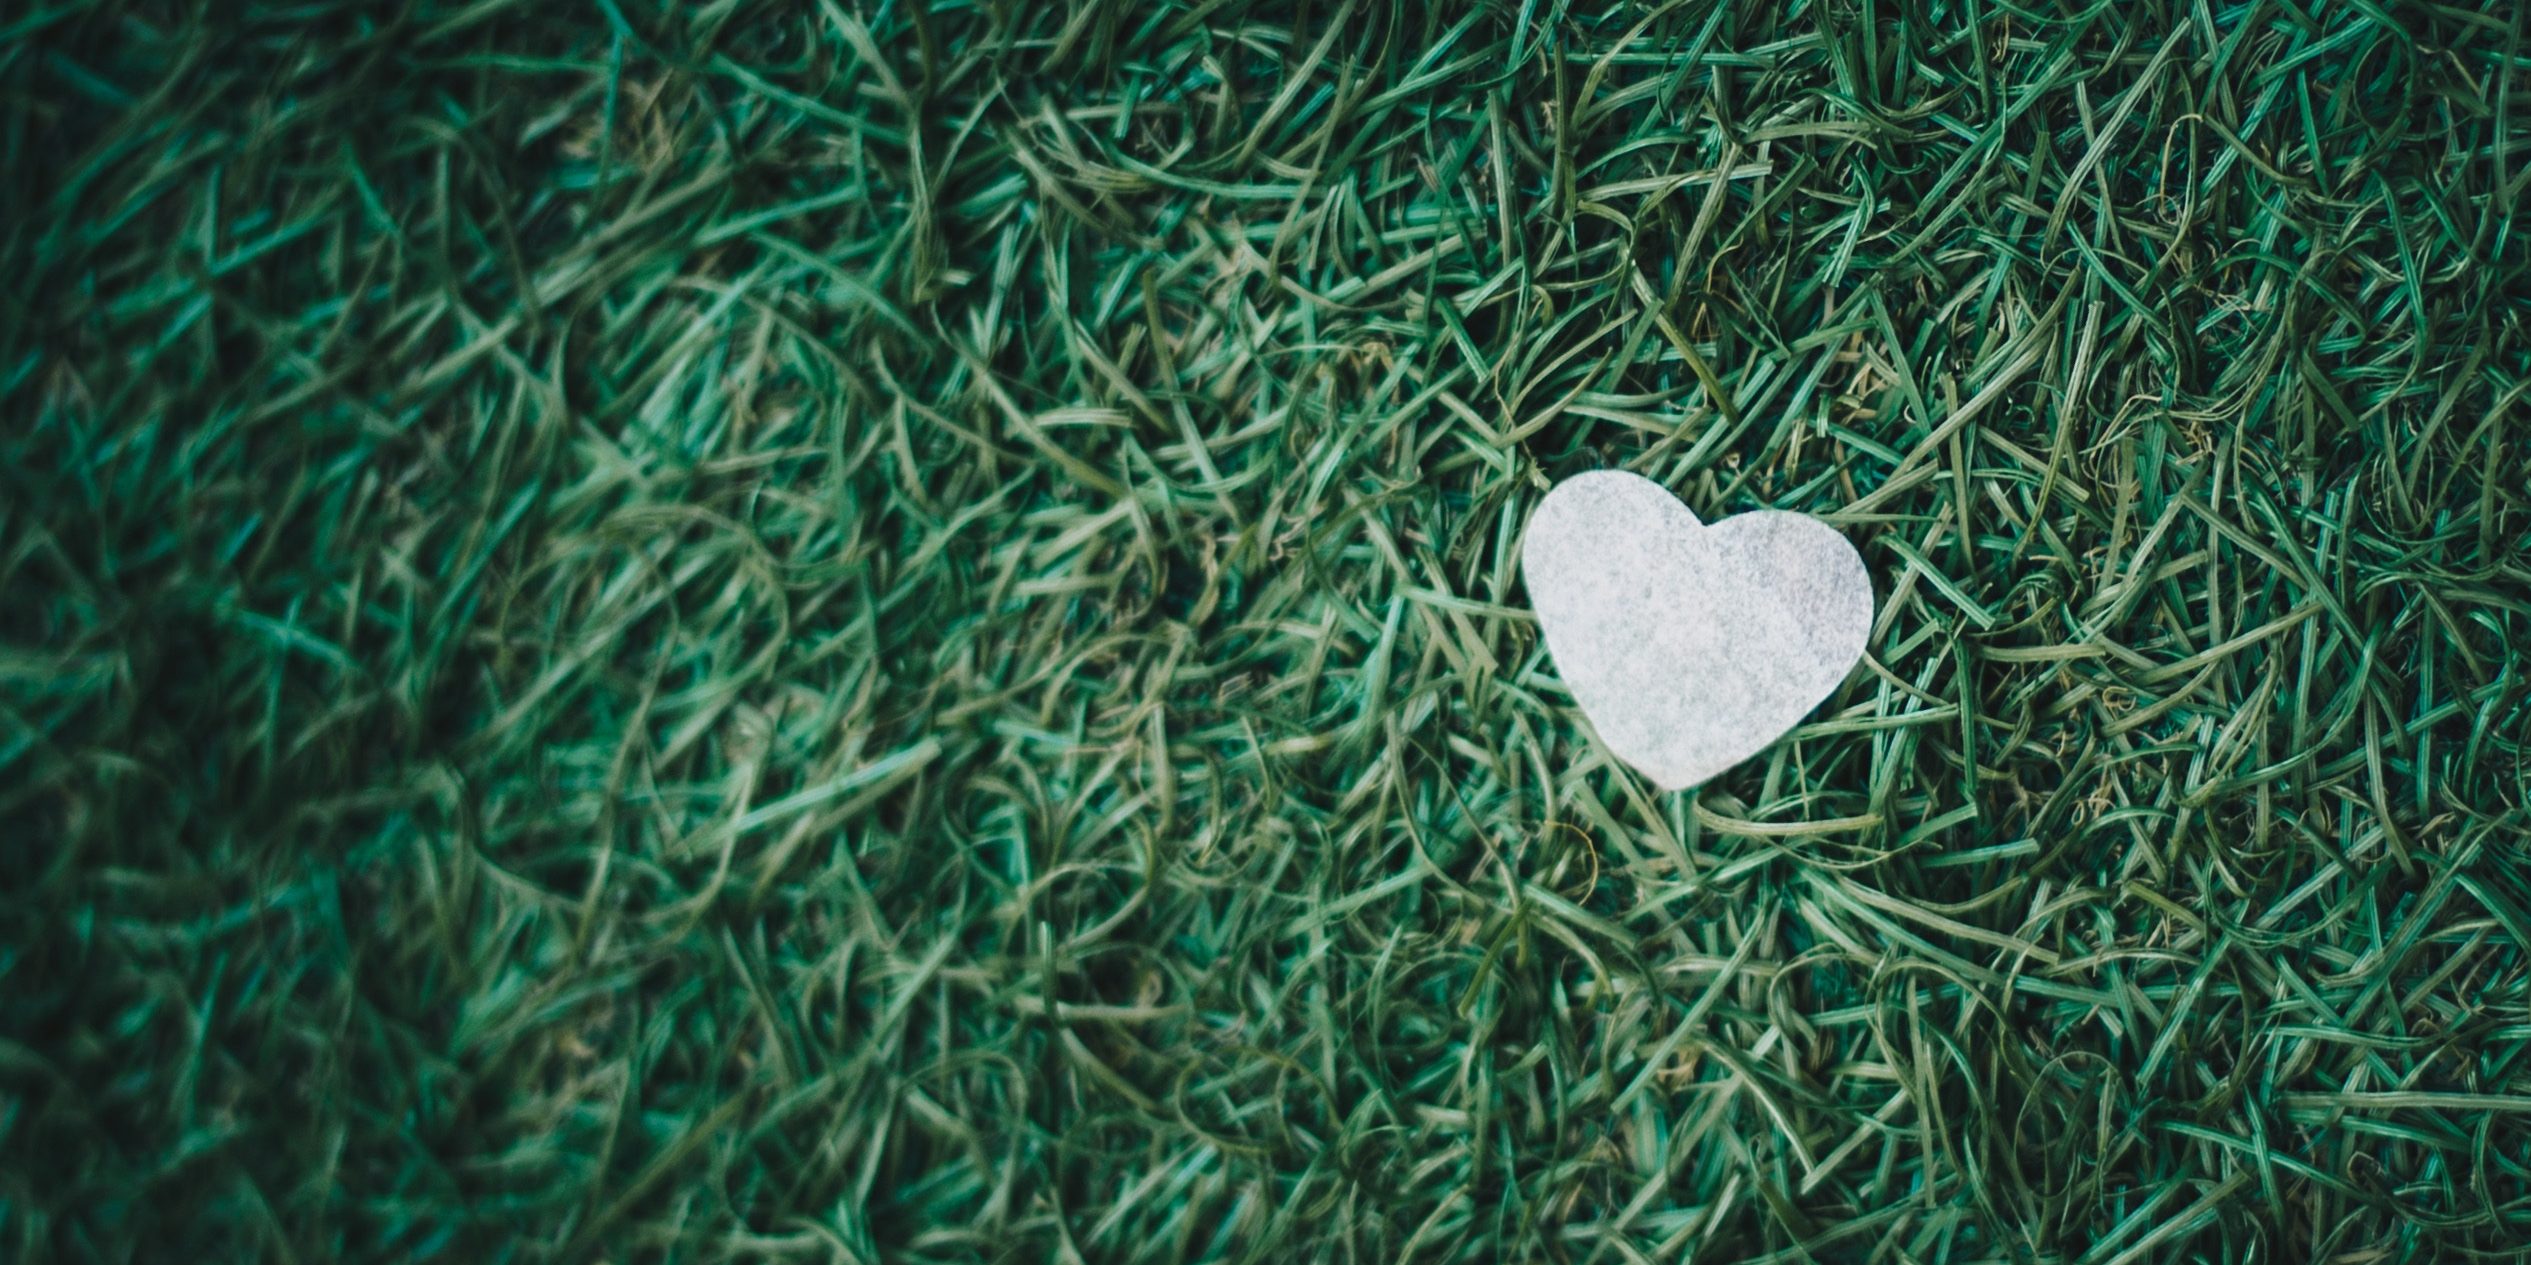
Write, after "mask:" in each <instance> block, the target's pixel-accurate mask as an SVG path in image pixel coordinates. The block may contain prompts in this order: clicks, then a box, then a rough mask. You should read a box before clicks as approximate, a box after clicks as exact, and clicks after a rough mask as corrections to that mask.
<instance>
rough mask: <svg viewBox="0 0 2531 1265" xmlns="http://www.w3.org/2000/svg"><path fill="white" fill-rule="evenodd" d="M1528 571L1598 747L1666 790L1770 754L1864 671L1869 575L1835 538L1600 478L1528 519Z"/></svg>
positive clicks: (1580, 481)
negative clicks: (1709, 517) (1702, 516)
mask: <svg viewBox="0 0 2531 1265" xmlns="http://www.w3.org/2000/svg"><path fill="white" fill-rule="evenodd" d="M1521 574H1522V577H1523V578H1524V579H1526V580H1527V581H1528V585H1529V600H1530V602H1531V604H1532V605H1534V606H1535V607H1536V608H1537V611H1538V623H1539V626H1540V627H1541V628H1542V629H1543V630H1544V632H1545V635H1546V639H1547V653H1548V654H1549V655H1550V656H1552V657H1553V658H1554V660H1555V665H1556V673H1557V675H1558V676H1560V677H1562V678H1563V680H1564V684H1565V686H1566V688H1568V689H1570V690H1571V691H1572V692H1573V699H1574V701H1575V702H1576V703H1578V704H1580V705H1581V708H1582V714H1583V716H1584V717H1585V718H1587V719H1588V720H1589V721H1590V723H1591V727H1592V728H1593V729H1594V730H1596V731H1598V733H1599V737H1600V741H1602V742H1604V743H1606V744H1607V745H1608V749H1609V750H1610V751H1612V752H1614V753H1615V754H1616V755H1617V756H1618V757H1619V758H1620V759H1623V760H1624V761H1626V762H1627V763H1628V764H1631V765H1634V766H1635V767H1636V768H1638V769H1641V770H1643V772H1644V774H1645V775H1646V776H1648V777H1650V778H1651V779H1652V781H1653V782H1654V784H1656V785H1658V786H1660V787H1661V788H1662V789H1664V790H1680V789H1683V788H1686V787H1690V786H1694V785H1696V784H1697V783H1699V782H1702V781H1704V780H1705V779H1707V778H1710V777H1712V776H1714V775H1715V774H1717V773H1720V772H1722V771H1723V770H1725V769H1728V768H1730V767H1731V766H1732V765H1734V764H1738V763H1739V762H1740V761H1742V760H1745V759H1747V758H1749V757H1750V756H1752V755H1755V754H1757V753H1758V752H1760V751H1763V750H1765V749H1766V748H1767V747H1768V746H1769V745H1770V744H1772V743H1773V742H1774V741H1775V740H1776V739H1777V738H1780V737H1782V736H1784V734H1785V732H1786V731H1787V730H1790V729H1791V728H1792V727H1793V726H1794V725H1795V724H1797V723H1799V722H1800V721H1801V718H1802V717H1803V715H1804V714H1806V713H1808V712H1809V711H1810V709H1811V708H1813V707H1815V706H1817V705H1818V704H1819V702H1820V700H1822V699H1825V698H1826V697H1828V695H1829V693H1830V692H1832V691H1834V690H1835V689H1836V688H1837V685H1838V684H1839V683H1840V682H1842V681H1844V680H1845V677H1846V673H1848V672H1850V671H1852V670H1853V669H1854V665H1855V662H1856V660H1858V659H1860V658H1861V657H1862V654H1863V643H1864V640H1865V638H1867V637H1868V636H1870V634H1871V629H1872V579H1871V576H1870V575H1869V574H1867V573H1866V572H1865V571H1864V569H1863V558H1862V555H1860V554H1858V553H1856V552H1855V550H1854V546H1853V545H1852V544H1850V543H1848V542H1847V541H1846V538H1845V537H1844V536H1842V535H1840V534H1838V532H1837V530H1836V529H1835V528H1833V527H1830V526H1828V525H1827V524H1825V523H1822V522H1820V521H1819V520H1818V519H1815V518H1811V517H1809V516H1808V515H1805V514H1794V513H1787V512H1784V511H1780V510H1765V511H1761V512H1758V513H1754V514H1741V515H1737V516H1735V517H1732V518H1726V519H1723V520H1722V521H1720V522H1716V523H1711V524H1700V523H1699V522H1698V521H1697V518H1696V515H1695V513H1694V512H1693V511H1691V510H1689V509H1688V508H1687V506H1686V505H1684V504H1682V503H1681V502H1680V501H1679V499H1678V498H1677V497H1674V496H1672V495H1670V493H1669V492H1668V491H1667V490H1666V489H1664V488H1662V486H1661V485H1660V484H1657V483H1654V482H1653V481H1651V480H1650V479H1646V478H1643V477H1642V476H1640V475H1634V474H1628V473H1626V472H1624V471H1622V470H1594V471H1592V472H1590V473H1588V474H1580V475H1575V476H1574V477H1572V478H1570V479H1566V480H1565V481H1564V482H1562V483H1559V484H1557V485H1556V486H1555V487H1554V488H1553V489H1551V490H1550V491H1549V492H1548V493H1547V496H1546V499H1545V501H1543V502H1542V503H1540V505H1539V506H1538V509H1537V512H1536V513H1534V514H1533V515H1531V516H1530V519H1529V531H1528V535H1527V538H1526V540H1525V542H1524V543H1523V545H1522V547H1521Z"/></svg>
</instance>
